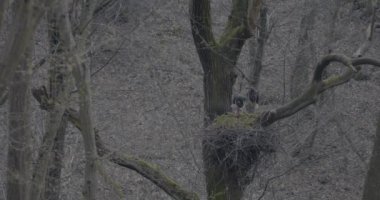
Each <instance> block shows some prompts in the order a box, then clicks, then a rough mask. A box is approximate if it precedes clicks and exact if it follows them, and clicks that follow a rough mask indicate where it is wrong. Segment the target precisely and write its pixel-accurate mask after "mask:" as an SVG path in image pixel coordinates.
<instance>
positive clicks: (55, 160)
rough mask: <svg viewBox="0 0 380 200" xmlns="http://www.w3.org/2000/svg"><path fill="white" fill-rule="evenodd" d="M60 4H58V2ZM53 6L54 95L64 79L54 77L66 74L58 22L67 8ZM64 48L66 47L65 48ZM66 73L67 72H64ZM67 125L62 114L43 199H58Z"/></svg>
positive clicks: (50, 15) (50, 17)
mask: <svg viewBox="0 0 380 200" xmlns="http://www.w3.org/2000/svg"><path fill="white" fill-rule="evenodd" d="M59 5H60V4H59ZM59 5H58V6H54V7H52V9H50V10H49V12H48V36H49V49H50V53H51V57H52V58H51V62H50V72H51V73H50V84H49V88H50V94H52V95H54V96H56V95H58V94H57V91H54V90H55V89H57V88H60V87H64V86H63V84H65V83H64V80H61V79H57V80H56V79H55V77H59V76H62V77H63V76H67V74H66V75H65V74H60V73H62V72H65V71H64V70H62V68H65V65H67V61H66V60H65V59H64V58H65V53H67V45H66V47H65V46H64V45H63V44H65V41H63V40H62V36H61V34H62V30H61V28H60V26H61V25H60V24H61V23H64V22H63V21H62V19H60V18H61V17H65V15H66V13H65V12H67V10H65V8H64V7H59ZM65 48H66V49H65ZM66 73H67V72H66ZM52 95H50V96H52ZM66 126H67V116H66V115H63V116H62V121H61V123H60V125H59V128H58V130H57V134H56V137H55V139H54V144H53V149H52V152H51V164H50V165H49V168H48V172H47V176H46V180H45V194H44V199H46V200H54V199H59V196H60V192H61V170H62V162H63V157H64V143H65V132H66Z"/></svg>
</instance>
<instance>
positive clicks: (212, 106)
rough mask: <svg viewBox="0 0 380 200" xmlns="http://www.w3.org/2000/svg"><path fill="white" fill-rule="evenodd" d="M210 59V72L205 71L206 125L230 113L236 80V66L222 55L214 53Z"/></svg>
mask: <svg viewBox="0 0 380 200" xmlns="http://www.w3.org/2000/svg"><path fill="white" fill-rule="evenodd" d="M210 58H211V59H210V60H211V62H210V63H207V64H209V70H208V71H205V74H204V83H203V84H204V94H205V103H204V110H205V112H206V121H205V122H206V125H208V124H209V123H210V122H211V121H212V120H214V119H215V117H217V116H219V115H222V114H225V113H226V112H228V111H230V109H231V97H232V87H233V85H234V83H235V80H236V75H235V73H234V71H233V67H234V64H233V63H230V62H229V61H228V60H227V59H226V58H225V57H224V56H223V54H222V53H218V52H216V53H212V54H211V55H210ZM204 64H206V63H204Z"/></svg>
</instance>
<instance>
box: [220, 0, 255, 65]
mask: <svg viewBox="0 0 380 200" xmlns="http://www.w3.org/2000/svg"><path fill="white" fill-rule="evenodd" d="M261 4H262V1H261V0H234V1H233V5H232V10H231V14H230V16H229V17H228V22H227V26H226V29H225V30H224V32H223V34H222V36H221V38H220V40H219V42H218V44H219V46H220V48H221V49H222V50H223V52H225V55H228V56H229V57H231V58H230V59H232V60H236V57H237V56H239V54H240V51H241V48H242V46H243V45H244V42H245V40H246V39H248V38H249V37H251V35H252V34H251V32H253V31H254V30H255V29H256V23H257V19H258V18H259V13H260V8H261Z"/></svg>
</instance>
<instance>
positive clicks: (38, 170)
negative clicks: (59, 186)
mask: <svg viewBox="0 0 380 200" xmlns="http://www.w3.org/2000/svg"><path fill="white" fill-rule="evenodd" d="M65 4H66V1H60V2H59V4H57V5H55V8H54V9H53V10H54V11H55V12H56V13H55V14H56V19H55V20H57V21H56V25H58V27H56V28H57V29H59V31H58V32H54V34H53V36H52V37H54V38H53V40H57V39H59V38H64V37H65V35H62V34H61V33H62V31H64V30H66V26H67V24H66V23H65V22H66V20H67V19H68V15H67V12H66V11H67V9H66V7H64V5H65ZM50 14H51V13H50ZM50 19H51V18H50ZM49 34H50V35H52V32H50V33H49ZM57 34H61V35H57ZM51 39H52V38H51ZM53 42H54V41H53ZM60 42H61V43H60V44H59V46H58V47H55V48H56V51H54V52H52V54H55V55H53V57H54V59H53V60H52V61H53V62H54V64H52V68H51V69H50V71H49V76H50V77H49V81H50V88H49V94H48V95H47V96H48V98H49V102H50V103H51V105H49V108H48V109H47V110H48V112H49V114H48V128H47V130H46V133H45V135H44V138H43V141H42V145H41V147H40V149H39V152H38V158H37V161H36V164H35V167H34V172H33V179H32V181H33V184H32V187H31V191H30V200H38V199H40V198H42V196H43V192H44V191H45V190H46V188H45V186H46V184H45V180H46V176H47V173H48V172H47V171H48V168H49V166H50V164H51V156H52V150H53V147H54V144H55V139H56V137H57V134H58V131H59V130H60V129H62V125H64V121H62V117H63V115H64V111H65V110H66V108H67V104H68V98H69V86H70V82H69V75H70V74H69V73H70V69H69V66H68V64H67V63H68V57H67V53H68V51H69V49H70V44H69V43H67V42H66V40H63V39H62V40H61V41H60ZM45 92H46V91H45ZM46 93H47V92H46ZM62 123H63V124H62ZM56 164H57V163H56ZM49 190H50V189H49Z"/></svg>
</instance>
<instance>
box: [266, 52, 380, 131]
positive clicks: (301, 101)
mask: <svg viewBox="0 0 380 200" xmlns="http://www.w3.org/2000/svg"><path fill="white" fill-rule="evenodd" d="M331 62H338V63H342V64H344V65H345V66H346V67H348V68H349V70H348V71H347V72H346V73H344V74H343V75H340V76H332V77H329V78H327V79H325V80H322V73H323V71H324V70H325V69H326V67H327V66H328V65H329V64H330V63H331ZM359 65H373V66H376V67H380V61H378V60H375V59H371V58H357V59H350V58H348V57H346V56H344V55H328V56H325V57H324V58H322V60H321V61H320V62H319V63H318V64H317V67H316V69H315V71H314V77H313V80H312V82H311V85H310V87H309V88H308V89H306V90H305V92H304V93H303V94H302V95H300V96H299V97H297V98H296V99H294V100H293V101H291V102H289V103H288V104H286V105H284V106H281V107H279V108H277V109H273V110H270V111H265V112H263V113H262V114H261V117H260V124H261V125H262V126H269V125H271V124H272V123H274V122H276V121H278V120H280V119H283V118H286V117H289V116H291V115H293V114H295V113H296V112H298V111H300V110H302V109H303V108H305V107H307V106H309V105H310V104H313V103H315V102H316V97H317V95H319V94H320V93H322V92H324V91H325V90H327V89H330V88H333V87H336V86H338V85H341V84H343V83H346V82H347V81H349V80H350V79H351V78H352V77H353V75H354V74H355V72H356V71H357V70H358V69H359V68H355V67H354V66H359Z"/></svg>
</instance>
